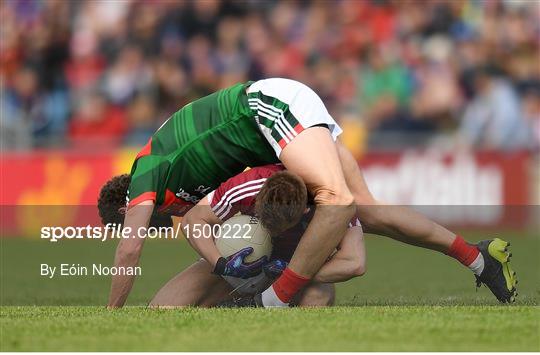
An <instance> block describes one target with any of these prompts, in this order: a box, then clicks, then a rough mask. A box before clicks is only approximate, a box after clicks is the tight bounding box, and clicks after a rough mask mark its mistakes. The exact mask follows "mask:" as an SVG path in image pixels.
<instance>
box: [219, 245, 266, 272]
mask: <svg viewBox="0 0 540 355" xmlns="http://www.w3.org/2000/svg"><path fill="white" fill-rule="evenodd" d="M251 253H253V248H252V247H247V248H244V249H241V250H239V251H238V252H236V253H234V254H233V255H230V256H228V257H226V258H224V257H221V258H219V259H218V261H217V262H216V266H215V267H214V271H213V273H214V274H217V275H221V276H232V277H239V278H241V279H247V278H250V277H253V276H256V275H258V274H259V273H260V272H261V269H262V266H263V265H264V264H266V262H267V261H268V257H267V256H266V255H265V256H263V257H261V258H259V259H258V260H256V261H254V262H251V263H245V262H244V259H245V258H246V257H247V256H248V255H249V254H251Z"/></svg>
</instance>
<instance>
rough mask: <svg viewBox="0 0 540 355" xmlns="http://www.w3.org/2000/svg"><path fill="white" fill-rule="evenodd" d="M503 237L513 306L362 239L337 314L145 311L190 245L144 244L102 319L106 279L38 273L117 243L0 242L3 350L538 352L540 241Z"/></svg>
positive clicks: (412, 252) (419, 252)
mask: <svg viewBox="0 0 540 355" xmlns="http://www.w3.org/2000/svg"><path fill="white" fill-rule="evenodd" d="M511 234H512V233H502V234H501V235H505V236H506V235H511ZM464 235H465V236H466V237H467V238H468V239H470V240H479V239H482V237H483V236H482V235H480V234H474V233H473V234H471V233H464ZM514 235H515V233H514ZM510 240H511V243H512V247H511V248H512V252H513V255H514V258H513V260H512V262H513V267H514V269H515V270H516V271H517V272H518V277H519V281H520V283H519V297H518V302H516V304H515V305H512V306H500V305H498V303H497V302H496V301H495V299H494V297H493V296H492V295H491V294H490V293H489V291H488V290H487V289H485V288H484V287H483V288H481V289H480V290H478V291H475V287H474V282H473V281H474V278H473V276H472V275H471V274H470V272H469V271H468V270H466V269H465V268H463V267H461V266H460V265H459V264H458V263H457V262H455V261H453V260H451V259H449V258H448V257H445V256H444V255H440V254H438V253H434V252H430V251H426V250H423V249H419V248H414V247H410V246H406V245H403V244H400V243H397V242H394V241H391V240H388V239H385V238H380V237H372V236H369V237H367V239H366V244H367V254H368V263H367V264H368V273H367V274H366V275H365V276H364V277H361V278H358V279H355V280H352V281H349V282H347V283H344V284H340V285H339V286H338V288H337V303H338V305H339V306H338V307H334V308H326V309H274V310H262V309H194V308H187V309H182V310H149V309H145V307H144V305H145V304H146V302H148V300H149V299H150V298H151V297H152V295H153V294H154V293H155V292H156V291H157V290H158V289H159V287H160V286H161V285H162V284H163V283H165V282H166V281H167V280H168V279H169V278H170V277H172V276H173V275H174V274H175V273H177V272H178V271H180V270H182V269H183V268H184V267H185V266H187V265H189V264H191V263H192V262H193V261H194V260H196V256H195V254H194V253H193V252H192V251H190V249H189V247H188V246H187V245H186V244H185V242H183V241H157V240H156V241H148V242H147V245H146V246H145V250H144V252H143V256H142V260H141V261H142V262H141V265H142V266H143V275H142V276H141V277H140V278H139V279H138V280H137V281H136V284H135V287H134V290H133V292H132V294H131V295H130V298H129V301H128V304H129V307H127V308H124V309H120V310H115V311H108V310H106V309H105V308H104V304H105V303H106V300H107V293H108V288H109V285H110V280H109V279H108V278H106V277H85V278H80V277H79V278H76V277H73V278H53V279H47V278H44V277H41V276H39V265H40V263H42V262H47V263H56V262H67V263H69V262H77V263H81V264H85V263H88V262H102V263H104V264H105V265H110V263H111V262H112V257H113V254H114V245H110V246H105V245H103V244H99V243H95V242H89V243H83V244H81V243H78V242H77V241H75V242H66V243H63V244H47V243H44V242H43V241H37V240H19V239H3V240H2V239H0V242H1V243H2V248H1V249H2V268H1V270H0V277H1V285H2V287H1V296H2V297H1V299H2V302H1V304H2V307H1V309H0V321H1V322H0V350H2V351H24V350H26V351H35V350H39V351H77V350H79V351H106V350H108V351H131V350H133V351H540V309H539V308H538V299H539V296H540V290H539V286H540V267H539V263H540V260H539V257H538V256H539V255H540V254H539V251H540V248H539V241H540V240H539V239H538V236H537V235H536V233H530V234H524V235H519V236H516V237H515V238H510Z"/></svg>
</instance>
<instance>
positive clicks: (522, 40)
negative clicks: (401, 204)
mask: <svg viewBox="0 0 540 355" xmlns="http://www.w3.org/2000/svg"><path fill="white" fill-rule="evenodd" d="M0 13H1V14H2V18H1V21H2V31H0V64H1V65H0V71H1V77H2V83H1V85H2V96H1V98H0V103H1V104H2V106H1V107H2V112H1V114H2V120H1V124H2V127H1V128H2V138H4V137H5V140H4V139H3V142H5V144H4V146H5V147H7V148H31V147H34V146H40V145H43V144H45V145H47V144H48V145H51V144H62V142H64V143H65V142H75V141H76V142H79V143H80V142H82V141H87V140H88V139H89V137H92V139H91V140H97V139H100V138H103V139H106V140H107V141H108V142H109V143H110V144H122V143H123V142H127V143H128V144H139V142H140V140H141V139H142V136H143V135H145V134H146V133H147V132H150V131H151V130H152V129H153V127H156V126H159V124H160V122H161V121H162V120H163V119H164V118H165V117H168V116H170V115H171V114H172V113H173V112H174V111H176V110H177V109H178V108H179V107H181V106H183V105H185V104H186V103H187V102H189V101H191V100H193V99H196V98H198V97H200V96H202V95H205V94H208V93H210V92H213V91H215V90H217V89H219V88H222V87H225V86H228V85H230V84H232V83H235V82H239V81H247V80H257V79H261V78H264V77H270V76H286V77H290V78H293V79H296V80H300V81H303V82H305V83H306V84H308V85H310V86H311V87H313V88H314V89H315V90H316V91H317V92H318V93H319V94H320V95H321V97H322V98H323V99H324V101H325V103H326V104H327V105H328V108H329V110H330V112H331V113H332V115H333V116H334V117H335V118H336V119H337V120H338V121H339V120H342V119H345V117H346V120H347V122H348V123H347V124H349V123H350V122H351V120H354V119H356V120H357V121H358V122H357V123H356V124H352V126H359V127H362V132H363V133H362V137H364V136H367V137H368V138H369V139H367V141H369V142H375V141H377V140H378V137H379V136H378V135H374V134H373V133H379V132H383V133H384V132H388V131H391V132H392V135H393V136H392V137H393V138H392V143H393V144H396V145H407V144H409V143H410V142H411V141H412V142H423V140H418V139H416V135H418V134H421V135H423V136H425V137H427V138H429V137H433V136H435V135H446V134H448V133H453V132H454V131H455V130H456V129H459V132H460V133H461V134H462V136H463V137H464V139H465V140H466V141H467V142H469V144H471V145H472V146H475V147H478V148H482V149H483V148H486V149H487V148H490V149H491V148H501V149H517V148H523V147H530V146H531V141H532V140H536V144H537V145H538V142H539V141H538V139H539V137H538V136H539V134H538V128H537V127H538V94H537V91H535V90H536V89H531V88H532V87H535V86H534V85H536V84H535V83H538V82H540V66H538V62H539V54H538V53H540V47H539V46H540V42H539V41H538V33H539V31H540V25H539V23H540V3H539V2H538V1H507V0H494V1H475V0H427V1H401V0H384V1H381V0H341V1H339V2H337V3H336V2H332V1H311V2H295V1H289V0H281V1H252V0H223V1H218V0H194V1H168V0H156V1H146V0H125V1H115V0H103V1H94V0H81V1H58V0H25V1H16V0H5V1H1V2H0ZM490 64H492V65H495V66H497V67H499V68H501V69H502V70H503V71H504V73H505V74H506V75H505V77H504V78H494V77H491V76H489V75H488V76H486V75H483V76H482V75H480V76H478V78H479V79H478V80H476V79H474V78H475V77H477V76H476V75H474V74H475V71H476V68H479V67H485V66H487V65H490ZM482 78H483V79H482ZM473 79H474V80H473ZM89 92H91V93H92V94H89ZM93 110H95V112H92V111H93ZM138 110H140V112H139V111H138ZM464 112H465V113H464ZM490 112H495V114H494V115H493V116H490ZM463 113H464V114H463ZM109 115H110V116H109ZM457 127H459V128H457ZM534 127H536V128H534ZM500 128H504V129H505V130H506V131H504V132H499V133H496V132H495V131H496V130H498V129H500ZM535 129H536V131H534V130H535ZM508 130H511V132H513V134H515V137H517V138H516V139H512V140H511V141H508V140H506V139H505V138H504V137H502V136H501V135H502V133H506V134H510V133H509V132H510V131H508ZM525 131H528V133H526V132H525ZM66 132H68V133H66ZM532 132H536V134H532ZM411 136H412V137H414V138H413V139H410V138H407V137H411ZM83 137H84V138H83ZM364 140H366V139H364V138H362V141H364ZM387 141H388V140H386V139H384V138H383V140H382V141H379V144H380V143H382V144H383V145H385V144H387ZM359 144H360V143H359ZM374 144H375V143H374Z"/></svg>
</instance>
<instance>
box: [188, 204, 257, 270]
mask: <svg viewBox="0 0 540 355" xmlns="http://www.w3.org/2000/svg"><path fill="white" fill-rule="evenodd" d="M211 195H212V196H213V195H214V194H211ZM232 207H233V206H231V209H230V212H229V213H228V214H225V217H224V219H227V217H231V216H232V215H234V211H235V210H236V209H235V208H232ZM221 223H223V220H222V219H221V218H219V217H218V216H217V215H216V214H215V213H214V211H213V210H212V208H211V205H210V198H208V196H206V197H205V198H203V199H202V200H201V201H200V202H199V203H198V204H197V205H196V206H195V207H193V208H192V209H191V210H190V211H189V212H188V213H187V214H186V216H184V219H183V221H182V230H183V232H184V235H185V236H186V237H187V240H188V242H189V244H190V245H191V246H192V247H193V249H195V250H196V251H197V253H199V255H201V256H202V257H203V258H204V259H205V260H206V261H208V262H209V263H210V265H212V267H213V271H212V272H213V273H214V274H217V275H221V276H232V277H239V278H248V277H251V276H254V275H256V274H257V273H259V272H260V270H261V267H262V265H264V264H265V263H266V261H267V259H268V258H267V257H266V256H263V257H261V258H260V259H258V260H256V261H254V262H252V263H249V264H246V263H244V258H245V257H246V256H248V255H249V254H251V253H252V252H253V248H251V247H247V248H244V249H241V250H239V251H238V252H237V253H235V254H233V255H229V256H227V257H223V256H222V255H221V254H220V253H219V250H218V249H217V247H216V245H215V243H214V236H213V235H210V236H206V235H204V230H208V228H204V225H206V224H208V225H210V226H213V225H216V224H221ZM195 228H199V231H200V232H201V233H198V232H197V233H194V231H195ZM209 230H210V231H213V228H210V229H209Z"/></svg>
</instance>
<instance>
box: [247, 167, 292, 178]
mask: <svg viewBox="0 0 540 355" xmlns="http://www.w3.org/2000/svg"><path fill="white" fill-rule="evenodd" d="M282 170H285V167H284V166H283V164H268V165H262V166H255V167H253V168H250V169H248V170H245V171H244V174H245V177H260V178H268V177H270V176H272V175H274V174H275V173H277V172H278V171H282Z"/></svg>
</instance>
